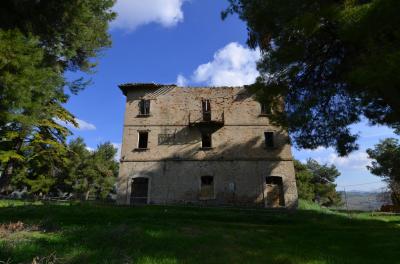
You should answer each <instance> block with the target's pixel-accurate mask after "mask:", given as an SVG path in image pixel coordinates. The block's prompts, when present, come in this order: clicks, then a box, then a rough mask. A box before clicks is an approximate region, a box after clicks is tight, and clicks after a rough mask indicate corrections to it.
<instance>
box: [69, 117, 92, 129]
mask: <svg viewBox="0 0 400 264" xmlns="http://www.w3.org/2000/svg"><path fill="white" fill-rule="evenodd" d="M75 121H76V122H77V123H78V126H79V127H78V128H75V127H73V126H72V128H73V129H78V130H96V126H95V125H93V124H91V123H89V122H86V121H84V120H82V119H78V118H75ZM70 127H71V126H70Z"/></svg>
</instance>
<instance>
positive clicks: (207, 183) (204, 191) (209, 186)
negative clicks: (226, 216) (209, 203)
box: [199, 176, 214, 200]
mask: <svg viewBox="0 0 400 264" xmlns="http://www.w3.org/2000/svg"><path fill="white" fill-rule="evenodd" d="M199 198H200V199H201V200H208V199H214V177H213V176H201V184H200V197H199Z"/></svg>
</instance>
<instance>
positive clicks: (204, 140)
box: [201, 132, 212, 148]
mask: <svg viewBox="0 0 400 264" xmlns="http://www.w3.org/2000/svg"><path fill="white" fill-rule="evenodd" d="M201 147H202V148H212V137H211V133H206V132H204V133H202V134H201Z"/></svg>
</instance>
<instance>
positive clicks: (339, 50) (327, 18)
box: [223, 0, 400, 155]
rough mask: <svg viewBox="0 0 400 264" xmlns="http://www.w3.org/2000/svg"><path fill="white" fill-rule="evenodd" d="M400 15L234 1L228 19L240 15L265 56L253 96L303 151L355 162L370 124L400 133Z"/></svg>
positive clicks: (380, 3)
mask: <svg viewBox="0 0 400 264" xmlns="http://www.w3.org/2000/svg"><path fill="white" fill-rule="evenodd" d="M399 10H400V2H399V1H397V0H230V6H229V8H228V9H227V10H226V11H225V12H223V17H226V16H227V15H228V14H232V13H237V14H238V15H239V16H240V18H241V19H242V20H244V21H246V23H247V28H248V31H249V37H248V41H247V42H248V44H249V46H250V47H252V48H255V47H259V48H260V49H261V51H262V59H261V60H260V62H259V64H258V69H259V71H260V77H259V78H258V80H257V82H256V83H255V84H254V85H252V87H251V88H252V89H253V90H254V92H255V93H256V94H257V95H258V97H259V99H260V101H263V102H264V103H269V104H270V105H272V107H273V108H275V110H276V111H275V115H274V116H273V120H274V122H276V123H278V124H280V125H282V126H285V127H287V128H288V130H289V132H290V134H291V136H292V138H293V140H294V142H295V143H296V144H297V146H298V147H301V148H309V149H314V148H317V147H318V146H324V147H329V146H332V147H334V148H336V150H337V152H338V153H339V154H340V155H347V154H348V153H350V152H351V151H353V150H355V149H357V148H358V145H357V143H356V141H357V138H358V135H356V134H353V133H352V132H351V131H350V129H349V126H350V125H351V124H354V123H357V122H359V121H360V119H361V117H362V116H365V117H366V118H367V119H368V120H369V122H370V123H371V124H381V125H387V126H390V127H392V128H394V129H397V130H398V131H399V128H400V89H399V88H398V87H400V77H399V76H400V75H399V74H398V72H399V71H400V51H399V49H398V47H399V46H400V29H399V27H398V26H397V25H398V24H399V23H400V16H399V15H398V12H399ZM276 98H284V101H285V108H284V110H285V111H280V109H279V107H277V106H276V105H274V102H277V101H279V100H276ZM275 104H276V103H275Z"/></svg>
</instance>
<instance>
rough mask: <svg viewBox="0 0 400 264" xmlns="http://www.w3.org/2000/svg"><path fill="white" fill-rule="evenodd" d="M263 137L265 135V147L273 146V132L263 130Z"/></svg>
mask: <svg viewBox="0 0 400 264" xmlns="http://www.w3.org/2000/svg"><path fill="white" fill-rule="evenodd" d="M264 137H265V147H266V148H273V147H274V146H275V143H274V132H264Z"/></svg>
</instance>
